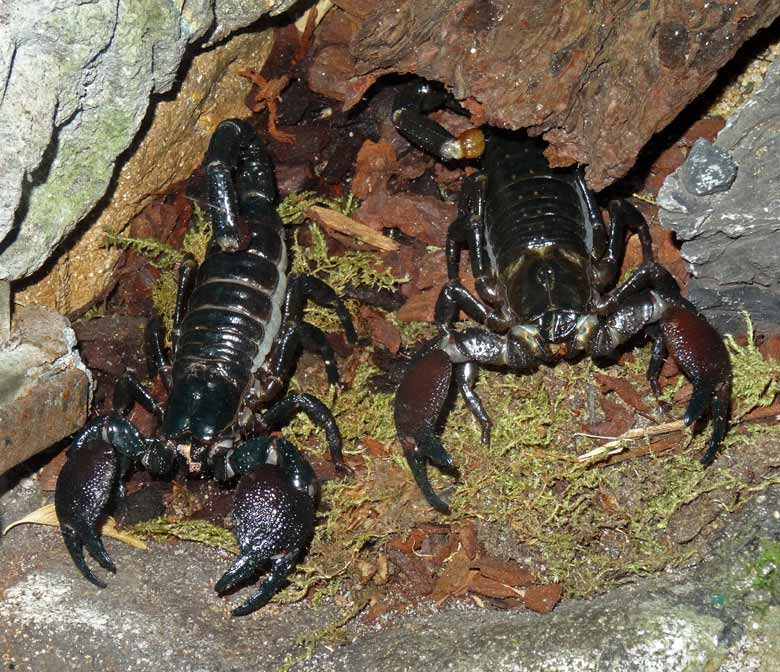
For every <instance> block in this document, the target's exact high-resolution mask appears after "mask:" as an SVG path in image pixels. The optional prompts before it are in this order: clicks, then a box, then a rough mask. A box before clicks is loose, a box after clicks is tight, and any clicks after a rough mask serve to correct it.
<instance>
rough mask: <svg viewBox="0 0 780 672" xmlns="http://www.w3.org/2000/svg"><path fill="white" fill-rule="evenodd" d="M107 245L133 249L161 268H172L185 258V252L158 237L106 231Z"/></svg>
mask: <svg viewBox="0 0 780 672" xmlns="http://www.w3.org/2000/svg"><path fill="white" fill-rule="evenodd" d="M106 245H107V246H109V247H119V248H121V249H123V250H133V251H134V252H135V253H136V254H138V255H140V256H142V257H143V258H144V259H146V260H147V261H148V262H149V263H150V264H151V265H152V266H154V267H155V268H159V269H172V268H174V267H175V266H176V265H177V264H179V263H181V261H182V259H184V253H183V252H181V251H180V250H177V249H176V248H174V247H171V246H170V245H168V244H167V243H163V242H162V241H161V240H157V239H156V238H131V237H130V236H124V235H121V234H118V233H110V232H109V233H106Z"/></svg>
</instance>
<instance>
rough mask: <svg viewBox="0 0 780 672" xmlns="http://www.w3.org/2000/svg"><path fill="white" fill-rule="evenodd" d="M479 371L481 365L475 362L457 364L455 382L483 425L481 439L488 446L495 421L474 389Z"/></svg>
mask: <svg viewBox="0 0 780 672" xmlns="http://www.w3.org/2000/svg"><path fill="white" fill-rule="evenodd" d="M478 371H479V367H477V365H476V364H474V362H466V364H463V365H461V366H456V367H455V383H456V384H457V386H458V390H459V391H460V394H461V396H462V397H463V400H464V401H465V402H466V406H467V408H468V409H469V410H470V411H471V414H472V415H473V416H474V417H475V418H476V419H477V420H478V421H479V424H480V425H481V426H482V438H481V441H482V445H484V446H487V445H489V444H490V431H491V429H493V422H492V421H491V420H490V416H489V415H488V414H487V411H486V410H485V407H484V406H483V405H482V400H481V399H480V398H479V395H478V394H477V393H476V392H475V391H474V385H475V384H476V382H477V373H478Z"/></svg>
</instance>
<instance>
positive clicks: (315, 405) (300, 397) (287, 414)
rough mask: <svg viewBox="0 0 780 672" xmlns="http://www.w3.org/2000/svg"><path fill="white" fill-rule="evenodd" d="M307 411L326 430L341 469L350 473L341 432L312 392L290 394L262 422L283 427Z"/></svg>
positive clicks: (276, 404) (266, 414)
mask: <svg viewBox="0 0 780 672" xmlns="http://www.w3.org/2000/svg"><path fill="white" fill-rule="evenodd" d="M301 412H303V413H305V414H306V416H307V417H308V418H309V420H311V421H312V422H313V423H314V425H315V426H317V427H320V428H322V429H324V430H325V440H326V442H327V444H328V450H330V458H331V460H332V461H333V464H334V465H335V466H336V468H337V469H338V470H339V471H342V472H346V473H348V472H349V471H350V469H349V467H347V465H346V464H345V463H344V456H343V454H342V451H341V447H342V442H341V432H340V431H339V426H338V424H337V423H336V419H335V418H334V417H333V413H331V411H330V409H329V408H328V407H327V406H326V405H325V404H323V403H322V402H321V401H320V400H319V399H317V397H314V396H312V395H311V394H297V393H291V394H288V395H287V396H286V397H284V398H283V399H281V400H279V401H277V402H276V403H275V404H274V405H273V406H271V408H269V409H268V410H267V411H266V412H265V413H263V416H262V423H263V424H264V425H265V426H266V427H268V428H271V427H282V426H284V425H286V424H287V423H289V422H290V420H292V418H293V417H294V416H295V415H297V414H298V413H301Z"/></svg>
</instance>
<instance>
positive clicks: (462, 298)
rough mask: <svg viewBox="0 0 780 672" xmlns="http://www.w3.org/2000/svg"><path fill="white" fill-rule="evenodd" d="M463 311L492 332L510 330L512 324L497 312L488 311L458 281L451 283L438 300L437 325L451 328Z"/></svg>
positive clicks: (435, 310)
mask: <svg viewBox="0 0 780 672" xmlns="http://www.w3.org/2000/svg"><path fill="white" fill-rule="evenodd" d="M459 310H462V311H463V312H464V313H466V315H468V316H469V317H470V318H471V319H472V320H474V321H475V322H479V323H480V324H484V325H485V326H486V327H487V328H488V329H490V331H493V332H496V333H499V334H503V333H506V332H507V331H508V330H509V327H510V326H511V322H510V321H509V320H506V319H504V318H503V317H501V316H500V315H499V314H498V313H497V312H496V311H495V310H493V309H487V308H485V306H483V305H482V304H481V303H480V302H479V301H478V300H477V299H476V298H474V296H473V295H472V294H471V292H469V290H468V289H466V288H465V287H464V286H463V285H461V284H460V283H459V282H458V281H451V282H450V283H449V284H447V285H446V286H445V287H443V288H442V290H441V293H440V294H439V298H438V299H437V300H436V307H435V308H434V317H435V319H436V323H437V324H438V325H439V326H441V327H444V328H447V327H449V326H450V325H451V324H452V323H453V322H454V321H455V320H456V319H457V317H458V311H459Z"/></svg>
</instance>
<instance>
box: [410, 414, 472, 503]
mask: <svg viewBox="0 0 780 672" xmlns="http://www.w3.org/2000/svg"><path fill="white" fill-rule="evenodd" d="M401 445H402V446H403V448H404V455H405V457H406V461H407V463H408V464H409V468H410V469H411V470H412V475H413V476H414V480H415V481H416V482H417V485H418V487H419V488H420V490H421V491H422V493H423V495H425V499H427V500H428V503H429V504H430V505H431V506H432V507H433V508H434V509H436V510H437V511H440V512H441V513H445V514H448V513H449V512H450V506H449V504H448V503H447V502H445V501H444V500H443V499H442V498H441V497H439V495H437V494H436V492H435V491H434V489H433V486H432V485H431V482H430V480H428V469H427V466H428V462H429V461H430V462H431V463H432V464H434V465H436V466H437V467H439V468H440V469H441V470H442V471H444V472H445V473H447V474H449V475H450V476H453V477H454V478H458V476H459V473H458V468H457V467H456V466H455V463H454V462H453V461H452V457H450V455H449V453H448V452H447V451H446V450H445V448H444V446H443V445H442V443H441V440H440V439H439V437H438V436H436V434H434V432H433V428H431V429H430V431H428V430H425V431H421V432H420V433H419V434H418V435H417V437H416V438H415V439H414V440H412V441H409V440H402V441H401Z"/></svg>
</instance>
